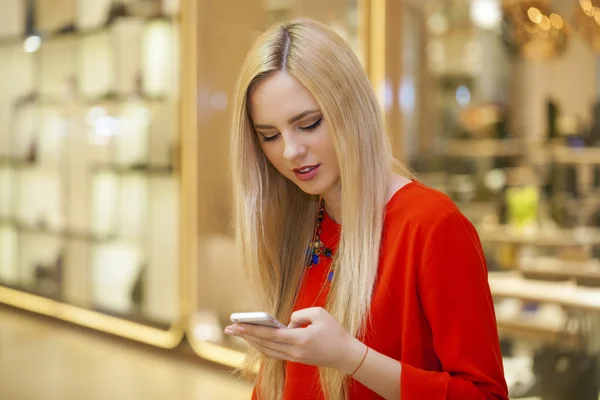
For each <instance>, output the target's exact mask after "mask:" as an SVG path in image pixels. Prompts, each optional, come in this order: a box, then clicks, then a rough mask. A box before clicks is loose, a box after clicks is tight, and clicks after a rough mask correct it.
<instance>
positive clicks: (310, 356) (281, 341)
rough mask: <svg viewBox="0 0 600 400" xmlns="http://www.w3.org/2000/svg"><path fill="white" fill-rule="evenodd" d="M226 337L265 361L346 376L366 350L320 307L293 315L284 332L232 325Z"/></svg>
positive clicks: (281, 330)
mask: <svg viewBox="0 0 600 400" xmlns="http://www.w3.org/2000/svg"><path fill="white" fill-rule="evenodd" d="M305 325H307V326H306V327H305V328H301V327H302V326H305ZM225 333H226V334H228V335H236V336H240V337H241V338H243V339H244V340H246V342H248V344H250V345H251V346H253V347H254V348H256V349H257V350H258V351H260V352H261V353H263V354H265V355H266V356H268V357H271V358H276V359H280V360H286V361H293V362H298V363H302V364H309V365H316V366H321V367H329V368H335V369H339V370H341V371H342V372H344V373H346V374H350V373H352V371H354V368H356V366H357V365H358V364H359V362H360V360H361V356H362V354H363V353H364V349H365V345H364V344H362V343H361V342H360V341H358V340H357V339H355V338H354V337H352V335H350V334H349V333H348V332H347V331H346V330H345V329H344V328H343V327H342V326H341V325H340V324H339V323H338V322H337V321H336V320H335V319H333V317H332V316H331V315H330V314H329V313H328V312H327V311H326V310H325V309H323V308H320V307H313V308H306V309H304V310H299V311H296V312H294V313H293V314H292V317H291V323H290V325H289V327H288V328H287V329H276V328H269V327H263V326H256V325H248V324H239V325H238V324H235V325H230V326H228V327H227V328H225Z"/></svg>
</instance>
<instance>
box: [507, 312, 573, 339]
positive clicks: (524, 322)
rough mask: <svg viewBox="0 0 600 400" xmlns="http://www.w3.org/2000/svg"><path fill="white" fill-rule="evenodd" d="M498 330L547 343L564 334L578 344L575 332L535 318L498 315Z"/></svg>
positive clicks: (564, 336)
mask: <svg viewBox="0 0 600 400" xmlns="http://www.w3.org/2000/svg"><path fill="white" fill-rule="evenodd" d="M496 322H497V324H498V331H499V333H500V335H506V336H511V337H515V338H518V339H528V340H531V341H535V342H541V343H545V344H555V343H556V340H557V336H558V335H562V341H563V343H564V339H566V341H567V342H568V344H569V345H576V344H577V340H578V338H577V335H576V334H573V333H568V334H566V335H565V334H564V333H561V331H562V326H560V325H559V324H551V323H547V322H541V321H539V320H536V319H535V318H526V317H513V318H509V317H501V316H498V317H496Z"/></svg>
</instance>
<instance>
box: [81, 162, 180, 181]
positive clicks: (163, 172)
mask: <svg viewBox="0 0 600 400" xmlns="http://www.w3.org/2000/svg"><path fill="white" fill-rule="evenodd" d="M91 170H92V171H93V172H109V173H113V174H117V175H130V174H141V175H144V176H171V177H173V179H176V176H174V175H173V174H174V173H175V170H174V167H173V166H170V165H164V166H163V165H147V164H141V165H132V166H119V165H114V164H104V165H102V164H97V165H94V166H92V167H91Z"/></svg>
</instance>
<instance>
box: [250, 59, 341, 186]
mask: <svg viewBox="0 0 600 400" xmlns="http://www.w3.org/2000/svg"><path fill="white" fill-rule="evenodd" d="M248 100H249V106H250V110H249V111H250V116H251V117H252V123H253V124H254V129H255V130H256V135H257V139H258V141H259V142H260V145H261V147H262V149H263V152H264V153H265V156H266V157H267V159H268V160H269V161H270V162H271V164H273V166H274V167H275V168H276V169H277V170H278V171H279V172H280V173H281V174H282V175H283V176H285V177H286V178H288V179H289V180H291V181H292V182H294V183H295V184H296V185H298V187H299V188H300V189H302V190H303V191H304V192H306V193H308V194H313V195H319V194H320V195H326V194H327V192H329V191H330V190H332V189H333V188H335V187H337V186H338V183H339V180H340V171H339V166H338V161H337V156H336V154H335V150H334V147H333V142H332V141H331V137H330V135H329V130H328V128H327V121H325V120H324V119H323V114H322V113H321V110H320V108H319V105H318V104H317V101H316V100H315V98H314V97H313V96H312V94H311V93H310V92H309V91H308V89H306V87H304V86H303V85H302V84H301V83H300V82H298V81H297V80H296V78H294V77H293V76H291V75H290V74H288V73H287V72H282V71H277V72H275V73H273V74H271V75H269V76H268V77H267V78H266V79H264V80H262V81H261V82H259V83H258V84H256V85H255V86H254V87H253V88H252V90H251V91H250V93H249V99H248Z"/></svg>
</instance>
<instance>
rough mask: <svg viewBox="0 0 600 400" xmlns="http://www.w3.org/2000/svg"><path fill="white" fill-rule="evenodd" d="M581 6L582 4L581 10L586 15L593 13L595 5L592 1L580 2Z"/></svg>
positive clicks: (582, 0)
mask: <svg viewBox="0 0 600 400" xmlns="http://www.w3.org/2000/svg"><path fill="white" fill-rule="evenodd" d="M579 4H581V8H582V9H583V11H585V13H586V14H587V13H589V12H591V11H592V9H593V5H592V2H591V1H590V0H579Z"/></svg>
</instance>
